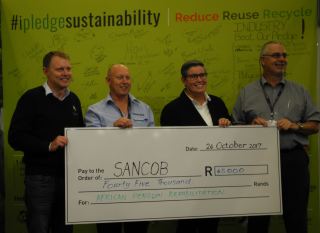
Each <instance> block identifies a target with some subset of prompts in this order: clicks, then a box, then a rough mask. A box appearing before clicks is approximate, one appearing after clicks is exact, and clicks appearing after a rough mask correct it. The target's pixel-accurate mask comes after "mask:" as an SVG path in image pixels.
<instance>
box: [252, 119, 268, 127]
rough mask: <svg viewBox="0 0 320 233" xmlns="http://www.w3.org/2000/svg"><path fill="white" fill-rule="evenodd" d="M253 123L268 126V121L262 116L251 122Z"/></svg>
mask: <svg viewBox="0 0 320 233" xmlns="http://www.w3.org/2000/svg"><path fill="white" fill-rule="evenodd" d="M251 124H252V125H262V126H264V127H267V126H268V121H267V120H266V119H264V118H262V117H256V118H254V119H253V120H252V122H251Z"/></svg>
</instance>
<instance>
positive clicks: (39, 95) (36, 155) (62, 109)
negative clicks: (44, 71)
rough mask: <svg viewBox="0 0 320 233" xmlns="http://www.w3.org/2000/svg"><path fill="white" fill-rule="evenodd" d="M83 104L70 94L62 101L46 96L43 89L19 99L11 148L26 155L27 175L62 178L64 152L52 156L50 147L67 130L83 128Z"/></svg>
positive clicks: (10, 140) (10, 136)
mask: <svg viewBox="0 0 320 233" xmlns="http://www.w3.org/2000/svg"><path fill="white" fill-rule="evenodd" d="M82 126H84V123H83V116H82V110H81V105H80V100H79V99H78V97H77V96H76V95H75V94H74V93H72V92H71V93H70V95H68V96H67V97H66V98H65V99H64V100H63V101H60V100H58V99H57V98H55V97H54V96H53V95H52V94H49V95H47V96H46V95H45V89H44V87H42V86H39V87H36V88H33V89H31V90H28V91H27V92H26V93H24V94H23V95H22V97H21V98H20V99H19V101H18V103H17V106H16V109H15V112H14V114H13V117H12V119H11V124H10V128H9V137H8V140H9V144H10V145H11V146H12V147H13V148H14V149H15V150H21V151H23V152H24V157H23V161H24V163H25V165H26V174H48V175H52V174H55V175H63V173H64V172H63V170H64V149H63V148H60V149H58V150H57V151H55V152H49V144H50V142H51V141H52V140H54V139H55V138H56V137H57V136H58V135H64V128H65V127H82Z"/></svg>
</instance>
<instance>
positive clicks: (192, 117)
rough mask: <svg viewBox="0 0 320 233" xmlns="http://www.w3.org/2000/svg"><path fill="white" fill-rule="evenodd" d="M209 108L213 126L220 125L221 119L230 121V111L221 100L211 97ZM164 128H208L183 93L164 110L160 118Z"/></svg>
mask: <svg viewBox="0 0 320 233" xmlns="http://www.w3.org/2000/svg"><path fill="white" fill-rule="evenodd" d="M209 96H210V99H211V101H208V108H209V112H210V115H211V118H212V122H213V125H218V121H219V119H220V118H227V119H230V115H229V113H228V109H227V107H226V105H225V104H224V102H223V101H222V99H221V98H219V97H217V96H214V95H209ZM160 124H161V125H162V126H206V125H207V124H206V122H205V121H204V120H203V118H202V117H201V115H200V113H199V112H198V110H197V109H196V108H195V106H194V105H193V103H192V102H191V100H190V99H189V97H188V96H187V95H186V94H185V92H184V91H182V93H181V95H180V96H179V97H178V98H176V99H174V100H172V101H171V102H170V103H168V104H167V105H166V106H165V107H164V108H163V110H162V112H161V116H160Z"/></svg>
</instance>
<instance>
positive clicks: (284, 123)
mask: <svg viewBox="0 0 320 233" xmlns="http://www.w3.org/2000/svg"><path fill="white" fill-rule="evenodd" d="M277 127H278V129H279V130H289V129H293V130H298V129H299V126H298V125H297V124H296V123H294V122H291V121H290V120H288V119H287V118H282V119H280V120H277Z"/></svg>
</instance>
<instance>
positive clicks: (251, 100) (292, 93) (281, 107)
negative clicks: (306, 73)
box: [232, 78, 320, 149]
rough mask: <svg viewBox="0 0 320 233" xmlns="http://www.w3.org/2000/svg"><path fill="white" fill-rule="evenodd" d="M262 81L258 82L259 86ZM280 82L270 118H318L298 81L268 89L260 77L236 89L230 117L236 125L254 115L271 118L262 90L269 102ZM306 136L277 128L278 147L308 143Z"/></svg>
mask: <svg viewBox="0 0 320 233" xmlns="http://www.w3.org/2000/svg"><path fill="white" fill-rule="evenodd" d="M261 83H262V85H261ZM281 85H284V87H283V90H282V93H281V95H280V96H279V99H278V101H277V102H276V104H275V105H274V120H279V119H282V118H287V119H288V120H290V121H292V122H306V121H318V122H319V121H320V112H319V110H317V109H316V107H315V106H314V105H313V104H312V100H311V97H310V95H309V93H308V92H307V91H306V90H305V89H304V88H303V87H302V86H301V85H299V84H296V83H294V82H292V81H289V80H282V82H281V83H280V84H279V85H278V86H276V87H275V88H272V87H271V86H270V85H269V84H267V82H266V81H265V80H264V79H263V78H262V79H261V80H257V81H255V82H253V83H251V84H249V85H247V86H246V87H245V88H243V89H242V90H241V91H240V94H239V97H238V99H237V101H236V104H235V106H234V108H233V112H232V116H233V119H234V121H235V123H237V124H250V123H251V122H252V120H253V119H254V118H256V117H262V118H264V119H266V120H270V119H271V111H270V107H269V105H268V103H267V101H266V97H265V95H264V92H263V89H262V88H264V89H265V92H266V94H267V95H268V96H269V98H270V99H271V103H273V102H272V101H275V98H276V96H277V95H278V93H279V91H280V89H281ZM308 143H309V142H308V137H307V136H306V135H303V134H301V133H298V132H294V131H290V130H288V131H280V147H281V149H292V148H294V147H295V146H297V145H308Z"/></svg>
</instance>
